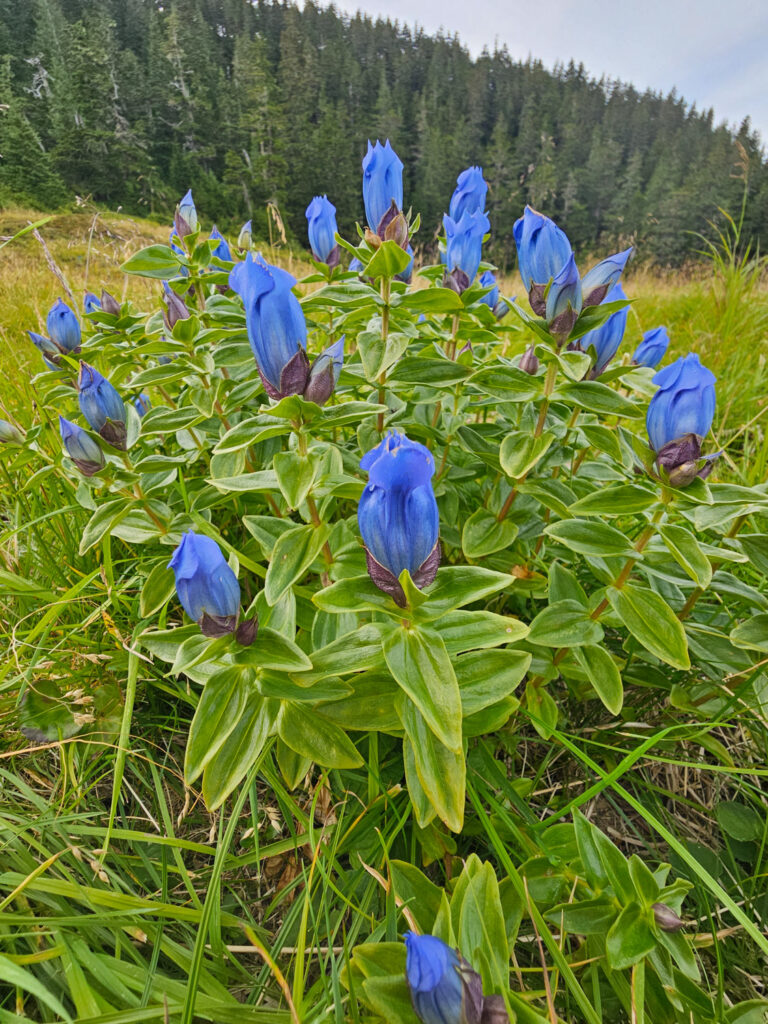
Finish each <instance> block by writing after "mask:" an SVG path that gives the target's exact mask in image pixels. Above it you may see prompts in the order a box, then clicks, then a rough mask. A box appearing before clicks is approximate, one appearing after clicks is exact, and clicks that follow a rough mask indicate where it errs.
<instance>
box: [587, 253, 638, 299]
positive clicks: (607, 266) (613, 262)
mask: <svg viewBox="0 0 768 1024" xmlns="http://www.w3.org/2000/svg"><path fill="white" fill-rule="evenodd" d="M631 255H632V247H631V246H630V247H629V249H625V250H624V251H623V252H617V253H616V254H615V255H613V256H609V257H608V258H607V259H605V260H601V261H600V263H597V264H595V266H594V267H592V269H591V270H588V271H587V273H586V274H585V275H584V277H583V278H582V280H581V292H582V295H583V299H584V305H585V306H597V305H599V303H601V302H603V300H604V299H605V296H606V295H607V294H608V292H609V291H610V289H611V288H612V287H613V286H614V285H615V284H616V282H617V281H618V280H619V278H620V277H621V275H622V272H623V270H624V267H625V266H626V265H627V260H628V259H629V257H630V256H631Z"/></svg>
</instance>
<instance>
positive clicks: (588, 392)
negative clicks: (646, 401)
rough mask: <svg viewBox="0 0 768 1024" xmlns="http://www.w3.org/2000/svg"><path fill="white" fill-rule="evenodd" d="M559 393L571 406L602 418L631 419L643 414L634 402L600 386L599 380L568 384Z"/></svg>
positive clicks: (602, 385) (641, 409)
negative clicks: (618, 417)
mask: <svg viewBox="0 0 768 1024" xmlns="http://www.w3.org/2000/svg"><path fill="white" fill-rule="evenodd" d="M561 393H562V397H563V398H564V399H566V401H568V402H571V403H572V404H573V405H580V406H581V407H582V409H587V410H588V411H589V412H596V413H600V414H601V415H603V416H620V417H621V418H622V419H633V418H636V417H638V416H642V415H643V414H644V412H645V410H644V409H643V408H641V406H639V405H638V404H637V403H636V402H630V400H629V399H628V398H624V396H623V395H620V394H619V393H618V392H617V391H614V390H613V388H609V387H608V386H607V385H606V384H601V383H600V381H599V380H582V381H579V382H578V383H577V384H569V385H568V386H567V387H565V388H563V390H562V392H561Z"/></svg>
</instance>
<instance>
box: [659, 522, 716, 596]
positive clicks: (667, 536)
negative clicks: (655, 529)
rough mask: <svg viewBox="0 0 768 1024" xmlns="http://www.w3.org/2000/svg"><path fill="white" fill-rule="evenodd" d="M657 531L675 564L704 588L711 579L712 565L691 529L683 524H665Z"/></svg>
mask: <svg viewBox="0 0 768 1024" xmlns="http://www.w3.org/2000/svg"><path fill="white" fill-rule="evenodd" d="M659 533H660V534H661V537H662V540H663V541H664V543H665V544H666V546H667V550H668V551H669V553H670V554H671V555H672V557H673V558H674V560H675V561H676V562H677V564H678V565H679V566H681V567H682V568H683V569H684V570H685V571H686V572H687V573H688V575H689V576H690V577H691V579H692V580H693V582H694V583H695V584H696V585H697V586H699V587H701V589H702V590H706V588H707V587H708V586H709V584H710V583H711V581H712V566H711V564H710V561H709V559H708V558H707V556H706V555H705V554H704V552H703V551H702V550H701V548H700V547H699V543H698V541H697V540H696V538H695V537H694V535H693V534H692V533H691V531H690V530H687V529H686V528H685V527H684V526H672V525H667V526H661V527H660V528H659Z"/></svg>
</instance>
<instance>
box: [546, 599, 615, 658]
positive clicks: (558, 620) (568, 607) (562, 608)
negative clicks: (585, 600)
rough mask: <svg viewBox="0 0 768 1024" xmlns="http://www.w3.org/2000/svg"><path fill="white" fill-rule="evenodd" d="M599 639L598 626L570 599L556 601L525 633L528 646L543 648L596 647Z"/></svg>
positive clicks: (601, 630)
mask: <svg viewBox="0 0 768 1024" xmlns="http://www.w3.org/2000/svg"><path fill="white" fill-rule="evenodd" d="M602 638H603V627H602V626H601V625H600V623H599V622H597V621H596V620H595V619H591V618H590V617H589V612H588V610H587V609H586V608H585V607H584V605H583V604H581V603H580V602H579V601H572V600H570V599H566V600H565V601H556V602H555V603H554V604H550V605H548V606H547V607H546V608H544V609H543V610H542V611H540V612H539V614H538V615H537V616H536V618H535V619H534V620H533V622H532V623H531V626H530V631H529V633H528V642H529V643H532V644H539V645H541V646H543V647H576V646H580V645H582V644H598V643H600V641H601V640H602Z"/></svg>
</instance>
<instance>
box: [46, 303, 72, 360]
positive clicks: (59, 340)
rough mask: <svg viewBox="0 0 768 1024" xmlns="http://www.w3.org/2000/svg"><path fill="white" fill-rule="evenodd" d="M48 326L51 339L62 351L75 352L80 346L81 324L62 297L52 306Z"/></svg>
mask: <svg viewBox="0 0 768 1024" xmlns="http://www.w3.org/2000/svg"><path fill="white" fill-rule="evenodd" d="M46 327H47V328H48V334H49V336H50V339H51V341H52V342H53V343H54V344H55V345H56V346H57V347H58V349H59V351H60V352H62V353H64V352H75V351H76V350H77V349H78V348H80V340H81V339H80V324H79V323H78V321H77V317H76V316H75V314H74V313H73V312H72V310H71V309H70V308H69V306H68V305H67V304H66V302H64V301H63V300H62V299H56V301H55V302H54V304H53V305H52V306H51V308H50V310H49V312H48V318H47V320H46Z"/></svg>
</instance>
